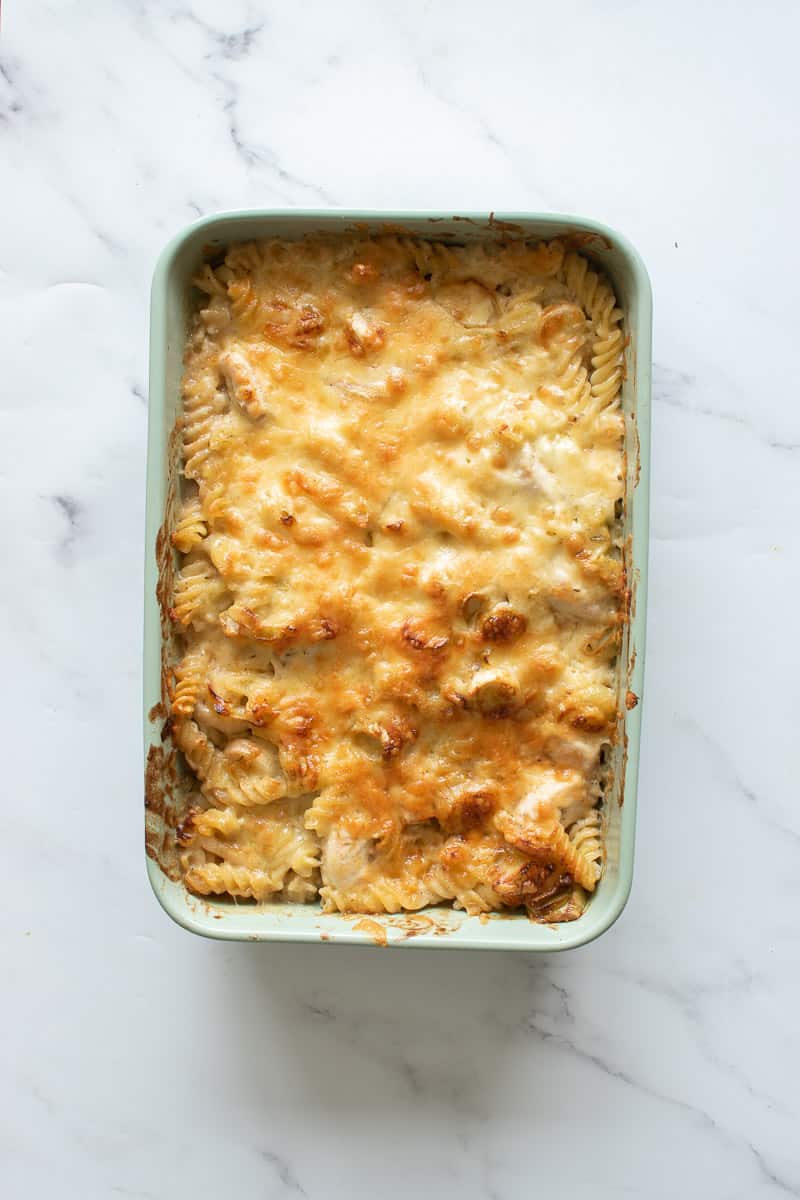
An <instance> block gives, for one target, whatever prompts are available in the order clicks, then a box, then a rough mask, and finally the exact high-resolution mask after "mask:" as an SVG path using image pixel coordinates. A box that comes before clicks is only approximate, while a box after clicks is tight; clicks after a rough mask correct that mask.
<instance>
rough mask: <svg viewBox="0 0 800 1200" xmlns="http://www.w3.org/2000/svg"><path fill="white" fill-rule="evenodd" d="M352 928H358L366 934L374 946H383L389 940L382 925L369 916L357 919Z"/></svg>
mask: <svg viewBox="0 0 800 1200" xmlns="http://www.w3.org/2000/svg"><path fill="white" fill-rule="evenodd" d="M353 929H359V930H360V931H361V932H362V933H366V934H368V935H369V937H370V938H371V940H372V941H373V942H374V943H375V945H376V946H385V945H386V943H387V941H388V940H389V938H388V934H387V933H386V930H385V928H384V927H383V925H381V924H379V922H378V921H373V920H372V919H371V918H370V917H363V918H362V919H361V920H360V921H357V922H356V924H355V925H354V926H353Z"/></svg>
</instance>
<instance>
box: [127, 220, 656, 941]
mask: <svg viewBox="0 0 800 1200" xmlns="http://www.w3.org/2000/svg"><path fill="white" fill-rule="evenodd" d="M262 221H263V222H264V225H265V229H264V233H263V236H269V233H270V230H269V225H270V224H275V225H277V224H280V223H284V224H286V223H292V224H294V223H297V224H298V225H301V226H305V229H304V230H303V231H302V232H300V233H299V236H303V233H309V234H310V233H314V232H327V231H329V230H333V229H340V230H341V231H342V232H344V231H346V230H348V229H349V228H350V227H352V226H353V225H355V226H359V225H365V226H368V227H369V228H370V229H371V230H372V229H373V227H381V226H383V227H397V226H401V227H402V226H406V227H408V226H409V225H410V224H412V225H413V224H418V223H420V222H423V223H427V224H430V225H432V226H433V228H431V229H430V230H429V231H425V232H423V231H421V230H420V231H417V230H414V231H413V232H415V233H416V232H420V234H421V236H427V237H429V238H435V235H436V232H437V230H436V228H435V226H436V225H437V224H441V225H443V226H452V225H453V224H455V223H457V222H463V223H464V224H465V225H469V226H471V227H472V228H476V229H478V230H479V231H481V232H482V233H484V234H489V233H491V231H492V230H496V231H500V230H502V229H503V227H514V226H516V227H517V230H518V231H519V232H521V233H522V234H523V235H524V234H525V233H526V232H528V231H529V236H530V237H536V238H539V237H541V238H551V237H555V236H558V235H559V234H562V235H566V236H570V235H573V236H574V235H576V234H577V235H587V236H588V237H589V238H591V239H594V240H596V242H597V243H599V244H600V246H601V247H602V246H603V244H604V245H605V247H606V249H607V252H608V253H609V254H611V255H612V256H615V257H618V258H619V260H620V261H621V263H623V264H624V265H625V267H626V268H627V270H628V271H629V273H630V279H631V290H630V296H629V297H628V299H627V302H626V306H625V307H626V315H628V313H629V311H630V310H631V309H632V308H633V307H634V306H635V308H636V339H635V343H634V344H633V345H632V347H631V350H630V354H631V361H632V364H633V374H634V387H633V399H632V404H631V412H632V415H633V418H634V422H633V440H634V444H635V445H636V446H637V449H638V480H637V481H636V483H635V484H634V486H633V489H632V495H630V496H629V497H627V498H626V503H627V504H628V505H630V507H631V512H632V517H631V520H632V522H633V515H634V514H635V517H636V522H635V524H632V533H631V547H632V552H631V555H630V559H629V569H630V574H631V577H632V579H631V586H632V601H631V613H630V625H629V650H628V662H627V664H623V667H622V669H623V671H624V672H625V673H624V675H623V689H622V690H623V692H624V690H625V688H624V684H625V680H627V686H628V689H629V690H631V691H633V692H635V694H636V696H637V698H638V702H637V704H636V707H635V708H634V709H633V710H632V711H628V712H626V714H625V724H624V732H623V737H624V745H625V750H624V755H625V757H624V765H623V771H624V780H623V785H622V792H621V796H620V807H621V813H620V819H619V836H620V846H619V866H618V875H617V880H616V883H615V885H614V888H613V892H612V894H611V895H610V896H609V897H608V898H607V900H606V902H605V904H604V905H603V906H602V908H603V911H602V913H600V912H599V911H598V905H597V900H598V897H597V896H595V897H593V898H592V899H591V900H590V902H589V904H588V905H587V908H586V911H585V912H584V913H583V914H582V915H581V916H580V917H579V918H577V920H575V921H572V922H568V923H561V924H557V925H542V924H538V923H536V922H532V921H530V920H528V918H527V917H523V916H520V915H518V914H503V913H496V914H492V915H491V916H490V917H489V919H488V921H487V922H486V923H485V924H482V923H481V922H480V919H479V918H474V917H467V916H466V915H465V914H462V913H456V912H454V910H452V909H443V910H439V909H434V910H424V912H425V914H426V919H429V920H431V921H432V923H433V925H434V928H433V929H431V930H429V931H427V932H426V931H425V930H424V929H423V931H422V932H420V931H419V930H415V929H414V922H415V921H418V920H419V918H420V915H421V914H413V913H410V914H409V913H406V914H371V915H369V916H367V915H366V914H362V913H359V914H351V915H344V914H320V913H319V912H318V911H317V910H316V909H314V908H313V907H312V909H311V913H310V914H309V915H311V914H313V917H314V919H315V920H317V921H321V922H323V923H328V922H330V926H329V929H327V930H326V929H321V928H318V927H314V928H296V927H295V928H293V927H292V926H293V925H294V924H295V922H293V921H292V919H291V917H292V915H293V908H290V906H286V905H282V906H278V905H274V906H263V905H262V906H254V905H246V906H239V909H238V911H237V919H236V920H235V921H228V922H226V921H225V920H224V919H222V917H221V915H220V913H219V911H218V909H219V907H220V905H217V906H215V903H214V901H213V900H210V899H207V898H200V897H195V896H192V895H191V894H190V893H188V892H187V891H186V889H185V888H184V887H183V886H182V885H181V884H179V883H176V882H174V881H173V880H171V879H169V878H168V877H167V875H166V874H165V873H164V872H163V870H162V869H161V867H160V866H159V864H158V863H157V862H155V861H154V860H153V859H152V858H151V857H150V856H149V855H146V864H147V873H148V878H149V880H150V884H151V886H152V889H153V892H154V894H155V896H156V898H157V900H158V901H159V903H160V904H161V906H162V908H163V909H164V911H165V912H166V913H167V914H168V916H170V917H171V918H172V920H173V921H175V922H176V924H178V925H180V926H181V927H182V928H184V929H186V930H188V931H189V932H192V933H197V934H200V935H201V936H203V937H208V938H212V939H215V940H222V941H276V942H298V943H323V944H325V943H327V944H331V945H390V946H405V947H416V948H423V949H462V950H463V949H482V950H490V949H492V950H525V951H527V952H529V953H554V952H559V951H562V950H570V949H575V948H577V947H579V946H582V945H587V944H588V943H590V942H592V941H594V940H595V938H597V937H600V936H601V935H602V934H603V933H605V932H607V931H608V929H610V928H611V926H612V925H613V924H614V923H615V922H616V921H617V920H618V919H619V917H620V915H621V914H622V912H623V910H624V908H625V906H626V904H627V901H628V898H629V896H630V892H631V887H632V883H633V865H634V842H635V829H636V807H637V790H638V770H639V752H640V738H641V715H642V697H643V675H644V658H645V648H646V609H647V574H648V570H647V568H648V561H647V559H648V546H649V462H650V408H651V396H650V392H651V366H652V363H651V339H652V289H651V285H650V279H649V276H648V273H647V270H646V268H645V265H644V263H643V261H642V259H641V256H640V255H639V253H638V252H637V250H636V249H635V248H634V247H633V245H632V244H631V243H630V241H629V240H628V239H627V238H626V237H625V236H624V235H622V234H621V233H619V232H618V231H617V230H616V229H613V228H611V227H610V226H608V225H605V224H604V223H602V222H600V221H596V220H593V219H591V218H586V217H581V216H575V215H570V214H563V213H537V212H526V213H519V212H510V213H509V212H502V213H497V212H491V213H486V212H468V213H458V214H453V213H449V212H446V211H426V210H423V211H401V210H386V211H383V210H354V209H347V210H337V209H266V208H265V209H261V208H258V209H235V210H229V211H220V212H214V213H209V214H206V215H205V216H202V217H199V218H198V219H196V220H194V221H192V222H190V223H189V224H188V225H186V226H185V227H183V228H182V229H181V230H179V231H178V232H177V233H176V234H175V235H173V237H172V238H170V240H169V241H168V242H167V244H166V245H165V246H164V248H163V250H162V251H161V253H160V255H159V257H158V259H157V261H156V265H155V269H154V272H153V279H152V285H151V299H150V343H149V351H150V353H149V373H150V377H149V396H148V438H147V484H146V518H145V537H146V544H145V571H144V577H145V578H144V583H145V597H144V669H143V699H144V751H145V763H146V762H147V756H148V751H149V749H150V747H151V746H152V745H153V744H155V742H156V741H157V740H158V738H159V736H160V730H159V725H160V722H159V721H157V720H151V710H152V707H153V704H155V703H156V702H157V701H158V700H159V699H160V676H161V614H160V610H159V605H158V601H157V599H156V593H155V586H156V582H157V578H158V568H157V563H156V553H155V546H156V539H157V537H158V534H159V531H160V530H161V527H162V525H163V520H164V512H163V495H162V485H163V484H164V482H165V476H166V477H167V480H166V481H167V483H168V474H169V472H168V470H167V471H165V470H164V459H165V446H166V441H167V440H168V434H167V433H165V414H166V413H167V412H168V403H169V401H168V396H167V384H166V367H167V354H168V350H169V347H168V344H167V342H168V338H167V317H168V313H169V305H170V282H171V273H172V271H173V269H174V268H175V265H176V262H177V259H178V257H179V255H180V254H181V252H182V251H183V250H184V249H185V248H186V247H187V244H188V243H191V242H192V241H193V240H195V239H197V238H198V235H200V234H202V233H210V232H211V231H212V230H214V228H215V227H222V226H231V225H234V226H235V225H241V226H245V225H248V224H253V223H258V222H262ZM438 232H440V233H443V232H445V230H444V229H441V230H439V231H438ZM515 232H516V231H515ZM241 236H242V237H243V238H245V237H248V236H253V235H252V234H245V233H242V235H241ZM276 236H284V237H289V236H290V235H287V234H279V233H277V232H276ZM291 236H293V237H294V236H298V235H291ZM222 240H223V241H230V240H232V236H231V233H230V232H226V233H225V235H224V237H223V238H222ZM586 249H588V250H589V253H590V255H591V249H592V248H591V247H586ZM594 249H595V253H597V246H595V247H594ZM603 269H605V270H608V267H607V265H606V264H603ZM612 282H613V280H612ZM626 446H627V442H626ZM154 679H156V680H158V684H157V685H154ZM154 697H155V699H154ZM279 908H280V910H281V911H278V910H279ZM265 909H266V910H267V911H268V912H270V913H271V915H273V917H274V923H273V924H272V926H268V925H267V924H266V923H265V922H264V920H263V917H264V913H265ZM234 910H235V911H236V906H234ZM593 910H594V915H593ZM225 912H226V913H227V914H228V915H229V916H231V915H232V914H231V913H230V912H229V910H228V909H226V910H225ZM245 913H248V914H250V916H249V917H247V918H245V917H244V915H243V914H245ZM448 913H449V914H451V917H450V919H446V917H445V914H448ZM239 914H242V915H241V916H240V915H239ZM430 914H433V917H431V916H430ZM437 920H438V921H439V925H438V926H437ZM365 921H366V922H367V923H368V924H374V925H375V926H377V927H380V928H383V929H384V930H386V931H388V933H387V937H386V938H385V939H381V938H380V937H376V935H375V933H374V932H373V931H370V930H364V929H358V928H356V925H357V924H363V923H364V922H365ZM464 925H467V926H469V928H468V929H466V930H464V929H462V926H464ZM447 926H451V927H450V928H447ZM504 926H505V930H506V931H505V932H504ZM512 927H513V932H514V933H515V936H509V932H508V931H509V930H510V929H512ZM395 931H396V936H395V935H394V934H395ZM490 931H491V932H490ZM443 934H444V936H443Z"/></svg>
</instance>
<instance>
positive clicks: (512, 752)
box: [169, 237, 624, 920]
mask: <svg viewBox="0 0 800 1200" xmlns="http://www.w3.org/2000/svg"><path fill="white" fill-rule="evenodd" d="M195 282H196V285H197V287H198V288H199V289H200V291H201V292H202V293H204V298H203V301H202V303H201V304H200V306H199V307H198V311H197V315H196V317H195V321H194V326H193V329H192V332H191V334H190V337H189V342H188V346H187V350H186V356H185V374H184V381H183V405H184V408H183V416H182V419H181V427H182V436H183V446H184V457H183V463H184V468H183V469H184V478H185V488H184V498H183V506H182V509H181V511H180V512H179V513H178V516H177V518H176V522H175V525H174V530H173V533H172V542H173V545H174V546H175V548H176V549H177V550H178V552H179V553H180V555H181V556H182V562H181V569H180V571H179V572H178V574H177V578H176V580H175V584H174V589H173V594H172V596H171V597H170V600H169V609H170V614H171V616H172V618H173V620H174V621H175V623H176V626H177V627H178V629H179V631H180V636H181V639H182V642H183V645H184V651H185V653H184V656H183V658H182V660H181V661H180V662H179V663H177V664H176V666H175V670H174V683H173V689H172V696H171V700H172V713H173V721H174V736H175V741H176V744H177V746H178V747H179V748H180V750H181V751H182V753H183V756H184V758H185V760H186V762H187V764H188V766H189V768H190V769H191V771H192V772H193V773H194V775H195V776H196V779H197V795H196V797H195V798H194V799H193V802H192V809H191V812H190V815H189V817H188V818H187V820H186V821H185V822H184V823H183V825H182V826H181V833H180V842H181V846H182V862H183V871H184V879H185V881H186V884H187V886H189V887H190V888H191V889H192V890H194V891H196V892H198V893H200V894H210V893H228V894H230V895H233V896H239V897H247V898H251V899H255V900H263V899H265V898H267V897H274V896H279V897H281V898H283V899H286V900H288V901H292V902H298V901H307V900H311V899H314V898H315V897H317V896H319V897H320V899H321V902H322V904H323V907H324V908H325V909H327V910H336V909H339V910H342V911H351V912H365V913H370V912H397V911H400V910H404V909H408V910H416V909H419V908H422V907H425V906H426V905H430V904H437V903H442V902H453V903H455V904H456V905H457V906H459V907H461V908H464V909H466V910H467V911H468V912H470V913H481V912H485V911H489V910H491V909H495V908H502V907H512V908H513V907H520V906H524V907H525V908H527V910H528V912H529V913H530V914H531V916H533V917H535V918H539V919H543V920H556V919H559V920H561V919H572V918H573V917H575V916H577V915H579V913H580V911H581V909H582V905H583V902H584V899H585V896H586V894H587V893H588V892H590V891H591V890H592V889H593V888H594V886H595V883H596V880H597V878H598V876H599V873H600V869H601V863H602V839H601V836H600V822H599V816H598V810H597V805H598V802H599V799H600V797H601V786H600V785H601V779H602V776H603V770H604V768H603V765H602V759H603V750H604V748H605V747H606V746H607V745H608V744H609V742H611V741H612V740H613V738H614V730H615V725H616V721H617V708H618V702H617V694H618V680H617V675H616V671H615V667H614V662H615V656H616V653H617V649H618V646H619V639H620V628H621V624H622V621H623V605H622V598H623V593H624V572H623V568H622V556H621V551H620V544H619V536H618V529H617V517H618V513H619V505H620V501H621V500H622V499H623V498H624V478H623V474H624V473H623V451H622V439H623V420H622V415H621V411H620V403H619V388H620V384H621V379H622V370H623V360H622V352H623V335H622V330H621V316H622V314H621V313H620V311H619V309H618V308H617V306H616V302H615V300H614V296H613V293H612V292H611V290H610V288H609V287H608V285H607V283H606V282H605V281H604V280H603V279H602V278H601V277H599V276H598V275H597V274H596V273H595V272H594V271H593V270H592V269H591V267H590V265H589V263H588V262H587V260H586V259H585V258H582V257H581V256H580V255H577V254H572V253H565V251H564V249H563V247H562V246H561V245H559V244H558V243H557V242H554V243H551V244H547V245H539V246H533V247H531V246H526V245H524V244H522V243H512V244H488V243H476V244H474V245H469V246H464V247H448V246H444V245H442V244H439V243H435V242H425V241H416V240H412V239H406V238H402V237H375V238H369V239H362V240H357V239H344V238H329V239H325V238H312V239H308V240H306V241H303V242H298V243H293V244H289V243H281V242H262V243H248V244H242V245H236V246H233V247H231V248H230V250H229V251H228V253H227V255H226V257H225V261H224V263H223V264H222V265H221V266H219V267H217V268H216V269H212V268H211V267H205V268H204V269H203V271H202V273H201V274H200V275H199V276H198V277H197V279H196V281H195Z"/></svg>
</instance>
